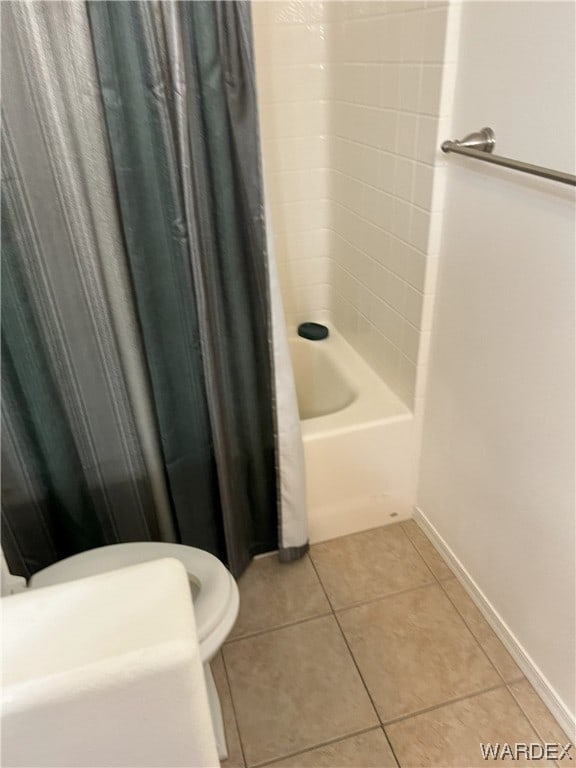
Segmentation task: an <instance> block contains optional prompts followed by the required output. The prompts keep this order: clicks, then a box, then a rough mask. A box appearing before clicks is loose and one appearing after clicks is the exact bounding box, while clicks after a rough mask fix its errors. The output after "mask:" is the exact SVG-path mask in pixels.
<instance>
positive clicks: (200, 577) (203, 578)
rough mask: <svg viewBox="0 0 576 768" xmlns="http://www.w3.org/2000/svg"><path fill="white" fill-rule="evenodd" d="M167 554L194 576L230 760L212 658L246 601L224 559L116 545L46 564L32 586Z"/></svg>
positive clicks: (176, 548) (221, 741) (215, 714)
mask: <svg viewBox="0 0 576 768" xmlns="http://www.w3.org/2000/svg"><path fill="white" fill-rule="evenodd" d="M163 557H173V558H175V559H176V560H179V561H180V562H181V563H182V565H183V566H184V568H185V569H186V573H187V574H188V580H189V581H190V592H191V595H192V603H193V605H194V615H195V618H196V629H197V632H198V641H199V644H200V657H201V659H202V663H203V665H204V676H205V678H206V687H207V689H208V699H209V702H210V710H211V714H212V723H213V725H214V733H215V736H216V743H217V745H218V754H219V757H220V759H221V760H225V759H226V758H227V757H228V751H227V747H226V737H225V733H224V723H223V719H222V710H221V708H220V700H219V698H218V693H217V691H216V686H215V684H214V678H213V676H212V670H211V668H210V661H211V660H212V659H213V658H214V656H215V655H216V653H217V652H218V650H219V649H220V647H221V645H222V643H223V642H224V640H225V639H226V638H227V636H228V634H229V633H230V630H231V629H232V627H233V626H234V622H235V621H236V617H237V616H238V608H239V605H240V601H239V594H238V586H237V585H236V582H235V581H234V578H233V577H232V575H231V574H230V573H229V571H228V570H227V569H226V567H225V566H224V565H223V564H222V563H221V562H220V560H218V559H217V558H216V557H214V555H211V554H210V553H209V552H205V551H204V550H201V549H196V548H195V547H188V546H185V545H184V544H166V543H162V542H150V541H139V542H131V543H128V544H112V545H110V546H108V547H98V548H97V549H91V550H88V551H87V552H81V553H80V554H78V555H73V556H72V557H68V558H66V559H65V560H60V561H59V562H58V563H54V565H50V566H48V568H44V570H42V571H39V572H38V573H35V574H34V576H32V578H31V579H30V581H29V582H28V587H29V588H30V589H35V588H39V587H48V586H51V585H53V584H61V583H62V582H65V581H74V580H76V579H83V578H85V577H86V576H95V575H96V574H99V573H105V572H106V571H113V570H116V569H118V568H124V567H126V566H129V565H136V564H137V563H144V562H147V561H149V560H158V559H160V558H163Z"/></svg>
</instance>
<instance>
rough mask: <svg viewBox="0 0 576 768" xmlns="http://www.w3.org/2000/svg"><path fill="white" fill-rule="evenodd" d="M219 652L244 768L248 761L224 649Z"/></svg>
mask: <svg viewBox="0 0 576 768" xmlns="http://www.w3.org/2000/svg"><path fill="white" fill-rule="evenodd" d="M220 652H221V654H222V665H223V666H224V675H225V677H226V683H227V684H228V692H229V694H230V704H231V705H232V714H233V715H234V725H235V726H236V733H237V734H238V742H239V744H240V752H241V753H242V761H243V763H244V768H246V766H247V765H248V761H247V760H246V754H245V752H244V742H243V740H242V732H241V730H240V725H239V724H238V715H237V714H236V705H235V704H234V696H233V695H232V685H231V683H230V675H229V674H228V667H227V665H226V659H225V658H224V650H223V649H221V651H220ZM224 734H225V735H226V729H224ZM226 747H228V744H226ZM227 759H228V758H227Z"/></svg>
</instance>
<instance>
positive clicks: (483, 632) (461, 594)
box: [442, 579, 523, 682]
mask: <svg viewBox="0 0 576 768" xmlns="http://www.w3.org/2000/svg"><path fill="white" fill-rule="evenodd" d="M442 587H443V589H444V591H445V592H446V594H447V595H448V597H449V598H450V600H451V601H452V603H453V604H454V605H455V606H456V609H457V610H458V612H459V613H460V615H461V616H462V618H463V619H464V621H465V622H466V624H467V625H468V627H469V629H470V630H471V632H472V634H473V635H474V637H475V638H476V640H478V642H479V643H480V645H481V646H482V648H483V649H484V651H485V653H486V655H487V656H488V658H489V659H490V661H491V662H492V664H494V666H495V667H496V669H497V670H498V672H500V674H501V675H502V677H503V679H504V680H505V681H506V682H512V681H514V680H519V679H520V678H521V677H522V676H523V675H522V670H521V669H520V667H519V666H518V665H517V664H516V662H515V661H514V659H513V658H512V656H510V654H509V653H508V651H507V650H506V648H505V647H504V645H503V644H502V642H501V641H500V640H499V639H498V637H497V635H496V633H495V632H494V630H493V629H492V627H491V626H490V625H489V624H488V622H487V621H486V619H485V618H484V616H482V614H481V613H480V611H479V610H478V608H477V607H476V606H475V605H474V603H473V602H472V600H471V598H470V597H469V596H468V594H467V592H466V590H465V589H464V587H463V586H462V585H461V584H460V582H459V581H458V580H457V579H450V580H449V581H443V582H442Z"/></svg>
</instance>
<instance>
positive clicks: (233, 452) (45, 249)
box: [2, 2, 278, 575]
mask: <svg viewBox="0 0 576 768" xmlns="http://www.w3.org/2000/svg"><path fill="white" fill-rule="evenodd" d="M20 6H24V7H20ZM26 6H28V7H26ZM2 26H3V35H4V39H3V47H2V58H3V74H4V82H5V83H7V85H6V87H5V98H4V109H5V114H4V115H3V125H4V131H3V134H4V135H3V138H4V142H5V151H4V154H3V157H4V168H3V179H2V182H3V193H4V206H3V222H2V224H3V226H2V240H3V242H2V247H3V270H4V280H3V286H2V290H3V305H2V344H3V346H2V349H3V400H4V418H3V430H4V450H3V470H4V471H3V538H2V545H3V548H4V551H5V554H6V557H7V560H8V563H9V566H10V567H11V569H12V570H13V571H14V572H17V573H21V574H23V575H29V574H31V573H33V572H34V571H36V570H38V569H40V568H42V567H44V566H46V565H48V564H50V563H51V562H53V561H55V560H57V559H60V558H62V557H65V556H68V555H70V554H73V553H75V552H78V551H82V550H85V549H89V548H92V547H95V546H100V545H102V544H106V543H114V542H118V541H130V540H141V539H164V540H177V541H181V542H183V543H185V544H190V545H194V546H198V547H201V548H203V549H207V550H209V551H211V552H213V553H214V554H216V555H217V556H219V557H220V558H221V559H223V560H224V561H226V562H227V563H228V564H229V565H230V567H231V569H232V571H233V572H234V573H235V574H239V573H240V572H241V571H242V570H243V569H244V567H245V566H246V564H247V563H248V561H249V559H250V557H251V556H252V555H253V554H255V553H258V552H263V551H267V550H270V549H275V548H276V547H277V546H278V513H277V501H278V499H277V493H278V491H277V472H276V466H275V464H276V456H275V449H276V445H275V425H274V411H273V368H272V363H271V351H270V309H269V296H268V283H267V266H266V259H267V257H266V245H265V234H264V219H263V202H262V186H261V178H260V171H259V162H258V132H257V116H256V104H255V91H254V74H253V61H252V49H251V29H250V16H249V5H248V4H247V3H236V2H222V3H210V2H180V3H178V2H176V3H172V2H165V3H163V2H93V3H88V4H87V5H85V4H83V3H34V4H27V3H26V4H19V3H4V4H3V7H2ZM46 40H49V41H50V45H49V46H46Z"/></svg>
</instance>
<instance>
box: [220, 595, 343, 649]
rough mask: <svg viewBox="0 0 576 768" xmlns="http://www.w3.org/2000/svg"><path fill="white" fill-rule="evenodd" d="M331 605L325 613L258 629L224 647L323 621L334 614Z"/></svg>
mask: <svg viewBox="0 0 576 768" xmlns="http://www.w3.org/2000/svg"><path fill="white" fill-rule="evenodd" d="M328 605H329V610H327V611H324V612H322V613H315V614H314V615H313V616H305V617H304V618H303V619H297V620H296V621H289V622H288V623H287V624H276V625H275V626H273V627H268V628H267V629H257V630H256V631H254V632H250V633H249V634H247V635H240V636H239V637H232V638H230V640H226V642H225V643H224V645H225V646H226V645H232V644H233V643H238V642H239V641H240V640H249V639H252V638H253V637H260V635H265V634H267V633H268V632H277V631H278V630H280V629H288V628H289V627H296V626H298V624H306V623H307V622H309V621H314V619H321V618H322V617H323V616H330V615H331V613H332V607H331V606H330V604H328Z"/></svg>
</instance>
